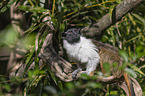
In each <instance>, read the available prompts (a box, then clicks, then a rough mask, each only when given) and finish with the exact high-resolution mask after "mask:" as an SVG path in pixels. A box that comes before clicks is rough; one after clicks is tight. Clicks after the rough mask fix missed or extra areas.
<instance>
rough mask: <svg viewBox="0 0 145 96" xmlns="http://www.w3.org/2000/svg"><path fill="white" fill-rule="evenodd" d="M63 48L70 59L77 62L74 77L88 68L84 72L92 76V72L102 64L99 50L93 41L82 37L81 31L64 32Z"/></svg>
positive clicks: (73, 29)
mask: <svg viewBox="0 0 145 96" xmlns="http://www.w3.org/2000/svg"><path fill="white" fill-rule="evenodd" d="M64 34H65V37H62V38H63V47H64V49H65V50H66V53H67V54H68V56H69V58H71V60H73V61H75V62H77V67H78V69H76V70H75V71H74V72H73V73H72V76H73V77H75V75H76V74H77V73H78V72H80V71H82V69H84V68H86V71H85V72H84V73H85V74H87V75H90V74H91V72H93V71H95V70H96V67H97V65H98V64H99V62H100V56H99V50H98V49H97V47H96V46H95V44H93V42H92V41H91V39H87V38H86V37H83V36H81V34H80V29H76V28H72V29H69V30H67V31H66V32H64Z"/></svg>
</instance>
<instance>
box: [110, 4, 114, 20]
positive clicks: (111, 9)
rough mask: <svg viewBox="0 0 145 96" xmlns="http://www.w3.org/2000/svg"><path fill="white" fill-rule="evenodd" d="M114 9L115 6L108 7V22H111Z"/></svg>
mask: <svg viewBox="0 0 145 96" xmlns="http://www.w3.org/2000/svg"><path fill="white" fill-rule="evenodd" d="M114 7H115V5H112V6H111V7H110V9H109V14H110V15H109V16H110V20H112V12H113V10H114Z"/></svg>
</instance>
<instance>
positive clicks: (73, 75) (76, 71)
mask: <svg viewBox="0 0 145 96" xmlns="http://www.w3.org/2000/svg"><path fill="white" fill-rule="evenodd" d="M81 71H82V69H81V68H78V69H76V70H75V71H74V72H73V73H72V77H73V78H76V75H77V73H79V72H81Z"/></svg>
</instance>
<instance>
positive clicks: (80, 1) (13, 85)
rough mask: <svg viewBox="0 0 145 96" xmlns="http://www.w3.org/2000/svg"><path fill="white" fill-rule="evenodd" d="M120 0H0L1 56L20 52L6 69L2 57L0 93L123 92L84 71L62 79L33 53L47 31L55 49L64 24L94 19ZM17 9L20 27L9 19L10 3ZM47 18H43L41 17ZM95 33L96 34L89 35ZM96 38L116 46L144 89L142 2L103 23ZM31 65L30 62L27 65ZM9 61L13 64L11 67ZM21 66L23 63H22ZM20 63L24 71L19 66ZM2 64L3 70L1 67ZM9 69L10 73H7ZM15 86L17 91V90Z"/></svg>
mask: <svg viewBox="0 0 145 96" xmlns="http://www.w3.org/2000/svg"><path fill="white" fill-rule="evenodd" d="M121 1H123V0H10V1H9V2H7V1H5V0H4V1H2V0H1V3H0V8H1V9H0V48H1V50H2V49H3V48H4V49H5V51H3V52H1V53H0V54H2V53H3V54H2V55H0V57H1V58H3V57H4V56H5V54H9V53H11V51H13V50H14V49H17V48H18V49H21V50H23V51H21V52H20V55H22V56H23V58H20V59H17V62H15V65H14V66H16V65H19V66H18V70H16V71H14V72H13V71H12V72H11V71H10V70H8V72H6V67H7V66H8V65H7V66H6V64H7V63H8V60H5V61H4V60H1V61H0V63H1V66H2V67H1V71H0V74H1V75H0V95H7V94H12V95H14V96H15V95H16V96H17V95H18V96H19V95H30V96H31V95H32V96H36V95H38V96H41V95H43V96H48V95H50V96H51V95H52V96H58V95H60V96H67V95H69V96H74V95H75V96H76V95H83V96H88V95H89V96H92V95H93V96H98V95H103V96H104V95H107V96H114V95H115V96H125V94H124V92H123V91H122V89H118V88H116V87H115V88H114V87H111V86H108V87H107V88H106V85H102V84H100V83H96V82H95V78H89V77H87V76H84V77H82V78H81V79H79V80H76V81H72V82H63V81H61V80H60V79H59V78H57V77H55V74H54V73H53V72H52V70H51V68H50V66H47V65H46V64H43V65H40V64H39V57H38V54H39V52H40V49H39V48H41V46H42V44H43V40H44V39H43V38H45V36H46V35H47V34H49V33H53V35H54V40H53V41H54V42H55V43H54V46H55V49H56V51H59V50H58V48H59V46H58V45H59V42H61V33H62V32H64V31H66V30H67V29H69V28H73V27H75V28H84V27H85V26H88V25H90V24H92V23H95V22H97V20H98V19H100V18H101V17H102V16H104V15H105V14H107V13H110V14H111V13H112V10H113V8H114V6H115V5H117V4H119V3H121ZM13 5H14V7H15V9H14V12H15V13H17V14H19V13H20V14H21V17H23V19H21V20H19V21H20V22H21V23H18V26H19V27H20V30H16V27H14V26H13V24H12V22H11V21H12V19H13V18H10V16H11V15H12V14H11V13H10V12H11V10H10V7H11V6H13ZM45 18H46V19H45ZM38 34H41V37H40V38H39V41H40V40H42V42H41V43H39V47H38V49H37V50H36V47H37V46H36V44H35V40H36V37H37V35H38ZM93 38H95V37H93ZM95 39H97V40H99V41H101V42H104V43H107V44H110V45H113V46H115V47H117V48H119V49H121V50H124V51H120V54H121V55H122V56H123V57H124V58H125V60H126V63H127V65H128V66H129V68H130V69H131V70H129V71H131V72H129V73H130V74H131V75H132V76H134V77H136V79H137V81H138V82H139V83H140V85H141V87H142V89H143V92H145V87H144V86H145V83H144V82H145V79H144V76H145V74H144V73H145V55H144V54H145V3H142V4H140V5H139V6H138V7H137V8H135V9H133V11H132V12H130V13H128V14H127V15H125V16H124V17H123V18H122V19H121V20H120V21H119V22H116V24H114V25H113V26H111V27H110V28H108V29H107V30H106V31H105V32H104V33H103V34H101V35H100V36H99V38H95ZM32 65H34V66H33V68H31V66H32ZM14 66H12V67H14ZM23 66H24V67H23ZM21 67H23V71H22V72H20V71H19V69H21ZM2 69H3V70H2ZM11 74H13V75H11ZM17 90H18V91H17Z"/></svg>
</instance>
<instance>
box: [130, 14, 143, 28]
mask: <svg viewBox="0 0 145 96" xmlns="http://www.w3.org/2000/svg"><path fill="white" fill-rule="evenodd" d="M133 16H134V17H136V18H137V19H138V20H140V21H141V22H142V23H143V24H144V26H145V19H144V18H142V17H141V16H139V15H137V14H133Z"/></svg>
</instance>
